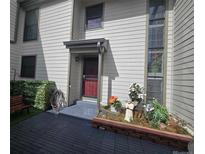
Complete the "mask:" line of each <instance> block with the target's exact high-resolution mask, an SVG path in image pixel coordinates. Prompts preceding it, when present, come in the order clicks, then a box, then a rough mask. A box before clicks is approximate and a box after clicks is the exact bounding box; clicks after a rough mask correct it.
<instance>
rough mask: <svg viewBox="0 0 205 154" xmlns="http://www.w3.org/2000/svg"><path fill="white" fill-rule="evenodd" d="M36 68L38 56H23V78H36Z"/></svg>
mask: <svg viewBox="0 0 205 154" xmlns="http://www.w3.org/2000/svg"><path fill="white" fill-rule="evenodd" d="M35 68H36V56H22V62H21V77H27V78H34V77H35Z"/></svg>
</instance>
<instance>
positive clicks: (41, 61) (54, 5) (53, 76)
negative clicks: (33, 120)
mask: <svg viewBox="0 0 205 154" xmlns="http://www.w3.org/2000/svg"><path fill="white" fill-rule="evenodd" d="M72 7H73V0H62V1H52V2H48V3H45V4H43V5H41V6H40V8H39V20H38V21H39V22H38V24H39V35H38V40H36V41H27V42H23V30H24V18H25V11H23V10H22V9H21V10H20V21H19V31H18V40H17V44H16V46H18V47H19V49H18V52H19V55H20V56H22V55H36V56H37V64H36V77H35V79H36V80H51V81H55V82H56V85H57V87H58V88H60V89H61V90H62V91H63V92H64V93H65V96H66V97H67V88H68V83H67V80H68V71H69V70H68V69H69V67H68V65H69V56H70V55H69V50H68V49H66V48H65V46H64V45H63V41H69V40H70V39H71V29H72V28H71V26H72ZM18 70H20V64H19V65H18ZM19 73H20V72H18V74H19ZM21 79H22V78H21Z"/></svg>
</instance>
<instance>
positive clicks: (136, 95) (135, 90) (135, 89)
mask: <svg viewBox="0 0 205 154" xmlns="http://www.w3.org/2000/svg"><path fill="white" fill-rule="evenodd" d="M128 95H129V97H130V99H131V101H133V102H138V103H140V102H142V101H143V100H144V97H145V94H144V88H143V87H140V85H139V84H137V83H133V84H131V86H130V88H129V94H128Z"/></svg>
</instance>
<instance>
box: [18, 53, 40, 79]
mask: <svg viewBox="0 0 205 154" xmlns="http://www.w3.org/2000/svg"><path fill="white" fill-rule="evenodd" d="M25 57H35V60H34V63H35V64H34V70H33V71H34V73H33V74H34V75H33V76H32V77H28V76H24V75H23V58H25ZM36 62H37V55H22V56H21V73H20V77H21V78H28V79H35V77H36Z"/></svg>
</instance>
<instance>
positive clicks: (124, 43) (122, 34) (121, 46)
mask: <svg viewBox="0 0 205 154" xmlns="http://www.w3.org/2000/svg"><path fill="white" fill-rule="evenodd" d="M103 2H104V22H103V28H100V29H97V30H86V31H85V30H84V25H85V23H84V21H85V6H88V5H92V4H95V3H99V1H98V2H96V1H84V3H83V2H82V3H81V12H80V19H81V20H80V31H79V34H78V35H77V36H78V39H93V38H106V39H108V40H109V43H110V50H109V51H108V52H107V53H105V55H104V65H103V78H102V84H103V87H102V101H103V102H107V99H108V97H109V96H110V95H117V96H119V98H120V99H121V100H126V99H128V88H129V86H130V84H131V83H133V82H138V83H140V84H141V85H142V86H144V73H145V70H144V67H145V49H146V48H145V41H146V21H147V18H146V17H147V16H146V1H145V0H129V1H124V0H119V1H114V0H106V1H103ZM74 18H77V17H74ZM73 27H75V25H74V26H73Z"/></svg>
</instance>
